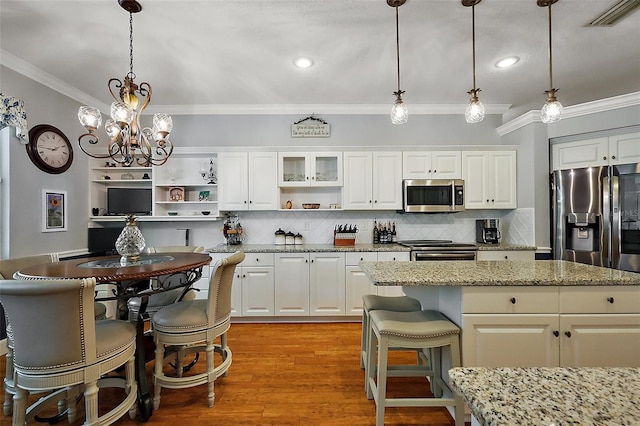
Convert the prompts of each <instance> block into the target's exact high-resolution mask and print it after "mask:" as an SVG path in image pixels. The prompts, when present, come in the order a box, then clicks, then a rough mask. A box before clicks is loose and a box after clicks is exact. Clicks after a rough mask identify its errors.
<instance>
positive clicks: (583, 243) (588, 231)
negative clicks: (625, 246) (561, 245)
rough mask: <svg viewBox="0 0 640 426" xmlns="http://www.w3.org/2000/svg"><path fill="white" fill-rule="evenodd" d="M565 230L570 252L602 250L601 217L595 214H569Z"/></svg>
mask: <svg viewBox="0 0 640 426" xmlns="http://www.w3.org/2000/svg"><path fill="white" fill-rule="evenodd" d="M565 229H566V232H567V239H566V248H567V249H568V250H576V251H599V250H600V233H599V230H600V217H599V216H598V215H596V214H595V213H569V214H568V215H567V216H566V227H565Z"/></svg>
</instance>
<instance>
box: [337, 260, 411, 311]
mask: <svg viewBox="0 0 640 426" xmlns="http://www.w3.org/2000/svg"><path fill="white" fill-rule="evenodd" d="M395 260H397V261H408V260H409V252H354V253H346V267H345V290H346V292H345V300H346V315H362V296H364V295H365V294H379V295H381V296H403V295H404V293H403V291H402V287H401V286H375V285H373V284H372V283H371V281H370V280H369V278H367V276H366V275H365V274H364V272H362V270H361V269H360V267H359V266H358V264H359V263H360V262H376V261H395Z"/></svg>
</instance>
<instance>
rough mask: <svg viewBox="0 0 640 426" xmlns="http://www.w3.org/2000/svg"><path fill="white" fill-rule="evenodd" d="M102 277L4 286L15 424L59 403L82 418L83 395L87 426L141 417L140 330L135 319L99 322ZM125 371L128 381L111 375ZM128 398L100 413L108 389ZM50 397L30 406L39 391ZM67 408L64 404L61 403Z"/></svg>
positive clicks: (0, 295) (1, 299)
mask: <svg viewBox="0 0 640 426" xmlns="http://www.w3.org/2000/svg"><path fill="white" fill-rule="evenodd" d="M95 286H96V281H95V278H85V279H55V280H53V279H42V280H25V281H21V280H0V303H2V305H3V307H4V309H5V311H6V314H7V318H8V319H9V322H10V323H11V326H12V328H13V342H14V353H13V363H14V370H15V384H14V386H15V392H16V393H15V395H14V397H13V423H12V424H13V425H14V426H18V425H19V426H23V425H25V423H29V422H31V421H32V420H34V419H35V418H36V416H38V415H39V414H40V413H42V411H43V410H44V409H45V408H46V407H48V406H49V405H51V404H54V403H58V409H59V410H61V409H62V408H64V407H65V405H66V409H67V417H68V420H69V422H70V423H72V422H74V421H75V418H76V416H77V409H76V401H77V400H78V396H79V395H80V392H82V394H83V396H84V400H85V404H84V406H85V423H84V424H85V425H109V424H111V423H113V422H115V421H116V420H118V419H119V418H121V417H122V416H123V415H124V414H126V413H127V412H128V413H129V415H130V417H131V418H132V419H133V418H135V415H136V404H137V393H138V385H137V383H136V381H135V362H134V359H135V350H136V328H135V326H134V324H132V323H130V322H128V321H118V320H100V321H96V319H95V312H94V291H95ZM122 366H124V372H125V378H124V379H123V378H120V377H113V376H109V377H105V375H106V374H107V373H109V372H112V371H114V370H116V369H118V368H120V367H122ZM109 387H116V388H122V389H124V390H125V393H126V396H125V397H124V398H123V399H122V401H120V402H119V403H118V404H117V405H116V406H115V407H113V408H111V409H110V410H109V411H108V412H106V413H104V414H102V415H101V416H100V415H99V403H98V394H99V391H100V389H104V388H109ZM45 391H46V392H49V393H48V394H47V395H45V396H43V397H41V398H40V399H38V400H37V401H35V402H34V403H33V404H32V405H31V406H29V407H27V397H28V395H29V393H31V392H45ZM61 403H62V404H61Z"/></svg>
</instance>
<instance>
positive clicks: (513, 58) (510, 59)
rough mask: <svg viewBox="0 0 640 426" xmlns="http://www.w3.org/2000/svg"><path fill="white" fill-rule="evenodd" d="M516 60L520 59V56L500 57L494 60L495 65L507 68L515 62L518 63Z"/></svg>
mask: <svg viewBox="0 0 640 426" xmlns="http://www.w3.org/2000/svg"><path fill="white" fill-rule="evenodd" d="M518 61H520V58H518V57H517V56H509V57H507V58H503V59H500V60H499V61H498V62H496V67H498V68H508V67H510V66H511V65H515V64H516V63H518Z"/></svg>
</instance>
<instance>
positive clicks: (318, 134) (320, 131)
mask: <svg viewBox="0 0 640 426" xmlns="http://www.w3.org/2000/svg"><path fill="white" fill-rule="evenodd" d="M291 137H292V138H329V137H331V125H330V124H329V123H327V122H326V121H324V120H323V119H321V118H317V117H314V116H313V115H310V116H308V117H306V118H303V119H302V120H298V121H296V122H295V123H293V124H292V125H291Z"/></svg>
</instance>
